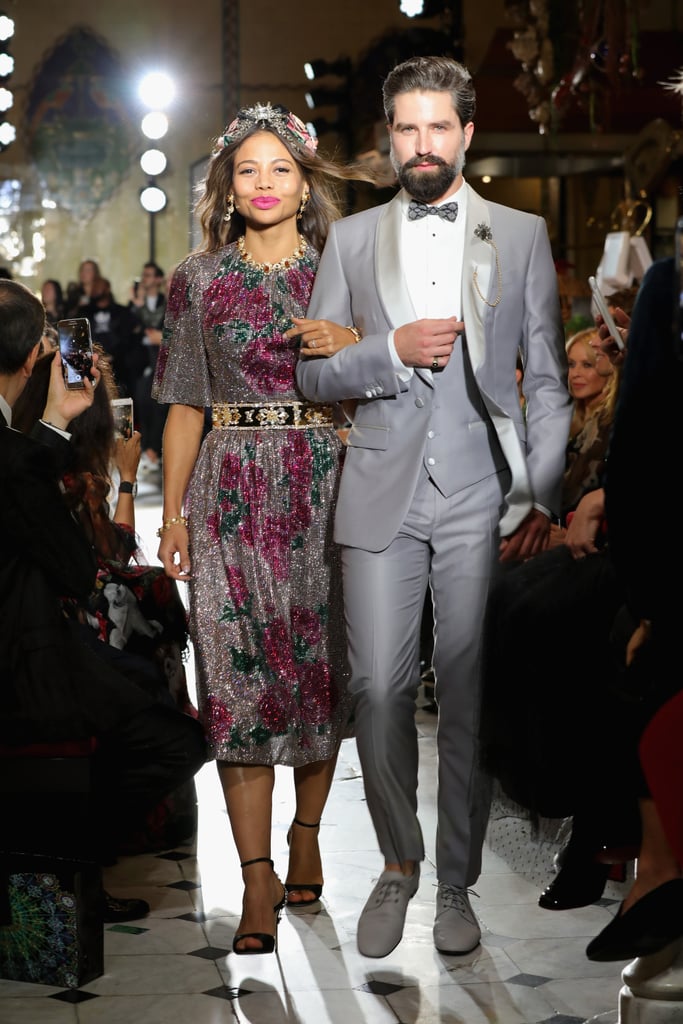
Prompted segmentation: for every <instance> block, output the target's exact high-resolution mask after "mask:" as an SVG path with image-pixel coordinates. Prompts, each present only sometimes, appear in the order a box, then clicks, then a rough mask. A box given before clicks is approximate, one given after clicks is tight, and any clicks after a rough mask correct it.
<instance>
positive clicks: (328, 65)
mask: <svg viewBox="0 0 683 1024" xmlns="http://www.w3.org/2000/svg"><path fill="white" fill-rule="evenodd" d="M350 71H351V61H350V59H349V58H348V57H340V58H339V59H338V60H311V61H307V62H306V63H305V64H304V73H305V75H306V78H307V79H308V80H309V82H313V81H314V80H315V79H316V78H324V77H325V75H336V76H337V77H338V78H345V77H346V76H347V75H348V74H349V72H350Z"/></svg>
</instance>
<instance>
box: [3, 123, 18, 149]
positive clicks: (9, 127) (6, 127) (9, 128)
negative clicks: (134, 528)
mask: <svg viewBox="0 0 683 1024" xmlns="http://www.w3.org/2000/svg"><path fill="white" fill-rule="evenodd" d="M16 137H17V130H16V128H15V127H14V125H13V124H10V123H9V121H3V122H2V124H0V146H2V147H7V146H9V145H10V143H12V142H14V141H15V139H16Z"/></svg>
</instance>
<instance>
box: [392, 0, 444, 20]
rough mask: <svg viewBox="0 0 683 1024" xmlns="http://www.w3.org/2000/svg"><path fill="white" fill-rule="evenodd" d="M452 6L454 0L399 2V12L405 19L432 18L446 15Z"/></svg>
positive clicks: (408, 0)
mask: <svg viewBox="0 0 683 1024" xmlns="http://www.w3.org/2000/svg"><path fill="white" fill-rule="evenodd" d="M453 6H454V0H400V3H399V10H400V11H401V14H405V16H406V17H407V18H434V17H436V15H437V14H446V12H448V11H450V10H451V8H452V7H453Z"/></svg>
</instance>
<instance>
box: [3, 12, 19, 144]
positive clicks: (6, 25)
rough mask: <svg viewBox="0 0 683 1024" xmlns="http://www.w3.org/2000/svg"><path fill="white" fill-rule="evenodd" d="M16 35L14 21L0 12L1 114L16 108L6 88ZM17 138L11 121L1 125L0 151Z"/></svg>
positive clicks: (11, 68)
mask: <svg viewBox="0 0 683 1024" xmlns="http://www.w3.org/2000/svg"><path fill="white" fill-rule="evenodd" d="M13 35H14V21H13V19H12V18H8V17H7V15H6V14H4V13H2V12H0V82H3V83H5V84H3V85H2V86H1V87H0V112H2V113H3V114H4V113H6V111H8V110H10V109H11V108H12V107H13V106H14V93H13V92H12V91H11V89H8V88H7V87H6V84H7V79H8V78H9V77H10V75H11V74H12V73H13V71H14V57H13V56H12V55H11V53H8V52H7V42H8V40H10V39H11V38H12V36H13ZM16 137H17V130H16V128H15V126H14V125H13V124H12V123H11V122H10V121H3V122H2V123H1V124H0V151H2V150H5V149H7V147H8V146H10V145H11V144H12V143H13V142H14V141H15V140H16Z"/></svg>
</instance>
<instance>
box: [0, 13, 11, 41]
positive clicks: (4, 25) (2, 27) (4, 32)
mask: <svg viewBox="0 0 683 1024" xmlns="http://www.w3.org/2000/svg"><path fill="white" fill-rule="evenodd" d="M13 35H14V22H13V21H12V19H11V18H8V17H7V15H6V14H0V43H6V42H7V40H8V39H11V38H12V36H13Z"/></svg>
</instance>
